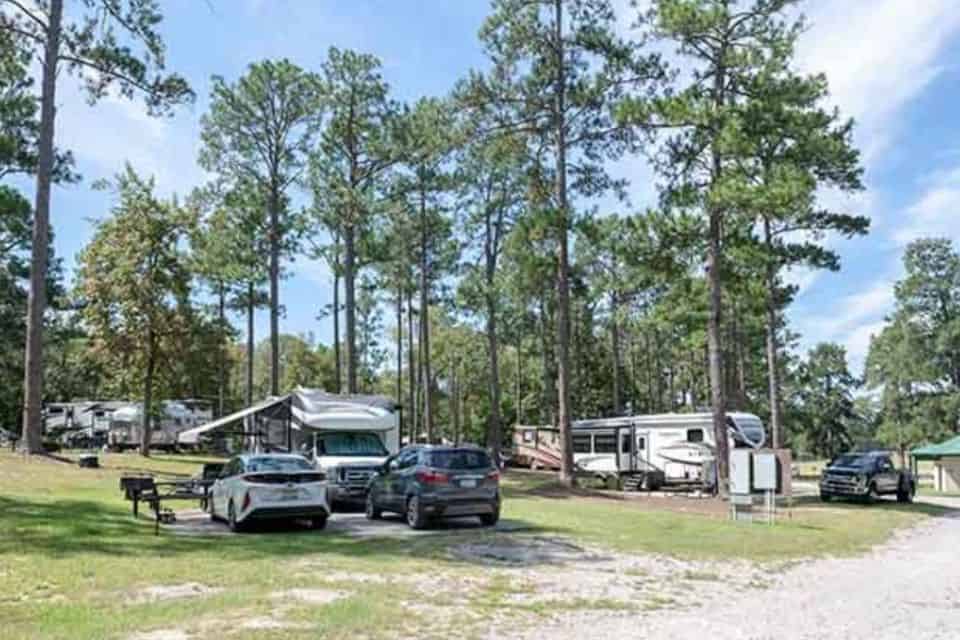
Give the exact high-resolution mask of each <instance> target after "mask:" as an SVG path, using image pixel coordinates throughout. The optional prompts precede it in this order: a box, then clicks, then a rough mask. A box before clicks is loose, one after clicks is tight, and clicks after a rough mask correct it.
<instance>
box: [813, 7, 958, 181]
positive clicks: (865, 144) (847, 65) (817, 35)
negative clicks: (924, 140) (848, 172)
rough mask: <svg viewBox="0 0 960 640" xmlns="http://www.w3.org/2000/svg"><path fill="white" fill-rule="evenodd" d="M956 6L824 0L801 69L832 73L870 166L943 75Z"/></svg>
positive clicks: (837, 97)
mask: <svg viewBox="0 0 960 640" xmlns="http://www.w3.org/2000/svg"><path fill="white" fill-rule="evenodd" d="M956 9H957V5H956V2H954V1H952V0H924V1H923V2H904V1H903V0H870V1H869V2H850V1H847V2H837V1H836V0H818V1H817V2H814V3H812V4H811V5H810V6H809V7H808V8H807V11H806V13H807V17H808V20H809V22H810V24H811V27H810V29H809V31H808V32H807V33H805V34H804V35H803V37H802V38H801V40H800V42H799V43H798V51H797V54H798V63H799V67H800V68H801V69H802V70H804V71H806V72H811V73H814V72H824V73H826V75H827V78H828V80H829V82H830V91H831V94H832V100H833V102H834V103H835V104H836V105H837V106H839V107H840V109H841V111H842V112H843V113H844V114H845V115H848V116H851V117H853V118H855V119H856V120H857V121H858V125H859V127H858V134H857V138H858V140H859V142H860V144H861V147H862V148H863V149H864V156H865V158H866V160H867V161H868V162H869V161H870V160H871V159H873V158H874V157H876V154H878V153H879V151H880V150H881V149H883V148H884V147H885V146H886V145H887V144H889V143H890V141H891V138H892V136H893V135H894V134H895V133H896V127H893V126H892V125H893V124H895V116H896V114H897V112H898V111H899V110H900V109H901V108H902V107H903V105H905V104H906V103H907V102H909V101H910V100H911V99H912V98H914V97H916V96H917V95H918V94H919V93H920V92H921V91H922V90H923V89H924V88H925V87H927V86H928V85H929V84H930V82H931V81H933V79H934V78H936V77H937V75H939V74H940V73H941V72H942V71H943V66H942V65H939V64H937V63H936V58H937V55H938V53H939V52H940V51H941V50H942V49H943V47H944V45H945V44H946V43H947V41H948V40H949V39H950V38H951V37H952V36H953V35H954V34H955V33H956V32H957V30H958V29H960V12H958V11H957V10H956Z"/></svg>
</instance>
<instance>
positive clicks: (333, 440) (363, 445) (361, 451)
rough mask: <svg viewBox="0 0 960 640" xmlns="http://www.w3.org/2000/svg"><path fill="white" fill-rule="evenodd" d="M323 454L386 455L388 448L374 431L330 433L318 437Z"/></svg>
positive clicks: (320, 450)
mask: <svg viewBox="0 0 960 640" xmlns="http://www.w3.org/2000/svg"><path fill="white" fill-rule="evenodd" d="M317 453H319V454H320V455H322V456H376V457H380V456H385V455H387V450H386V449H385V448H384V447H383V443H382V442H380V438H378V437H377V436H376V435H375V434H372V433H328V434H325V435H322V436H319V437H318V438H317Z"/></svg>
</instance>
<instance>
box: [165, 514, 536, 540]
mask: <svg viewBox="0 0 960 640" xmlns="http://www.w3.org/2000/svg"><path fill="white" fill-rule="evenodd" d="M176 514H177V522H176V523H175V524H172V525H164V526H163V527H162V529H161V530H162V531H169V532H171V533H174V534H177V535H200V536H223V535H231V532H230V529H229V528H228V527H227V525H226V524H225V523H223V522H213V521H212V520H210V516H209V515H208V514H207V513H205V512H203V511H201V510H200V509H182V510H178V511H177V512H176ZM527 526H528V525H526V524H525V523H522V522H518V521H515V520H507V519H504V520H501V521H500V522H498V523H497V526H496V527H495V530H496V531H498V532H510V531H519V530H522V529H524V528H527ZM304 529H305V525H303V524H300V523H284V522H280V523H263V524H258V526H257V527H256V528H255V529H254V532H262V533H269V534H271V535H274V534H282V533H289V532H293V533H302V532H303V531H304ZM481 529H483V527H482V526H481V524H480V520H479V519H478V518H451V519H450V520H442V521H439V522H437V523H436V524H435V525H434V526H433V527H431V528H429V529H423V530H420V531H416V530H414V529H411V528H410V527H408V526H407V524H406V522H404V520H403V518H401V517H400V516H391V515H385V516H384V517H383V519H382V520H367V519H366V517H365V516H364V515H363V514H362V513H334V514H333V515H332V516H330V519H329V520H328V521H327V527H326V529H324V530H323V531H317V532H316V533H317V535H323V534H324V533H327V532H330V533H346V534H348V535H351V536H356V537H358V538H376V537H384V536H389V537H410V536H420V535H436V534H443V533H447V534H457V533H460V532H467V531H473V530H481Z"/></svg>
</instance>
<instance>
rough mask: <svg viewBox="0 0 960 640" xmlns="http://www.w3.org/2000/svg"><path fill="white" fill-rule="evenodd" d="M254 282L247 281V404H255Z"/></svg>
mask: <svg viewBox="0 0 960 640" xmlns="http://www.w3.org/2000/svg"><path fill="white" fill-rule="evenodd" d="M254 295H255V291H254V283H253V281H252V280H251V281H250V282H248V283H247V362H246V365H247V379H246V404H247V406H248V407H249V406H251V405H252V404H253V356H254V351H255V350H256V343H255V341H254V337H253V312H254V307H255V304H254V303H255V302H256V300H255V299H254Z"/></svg>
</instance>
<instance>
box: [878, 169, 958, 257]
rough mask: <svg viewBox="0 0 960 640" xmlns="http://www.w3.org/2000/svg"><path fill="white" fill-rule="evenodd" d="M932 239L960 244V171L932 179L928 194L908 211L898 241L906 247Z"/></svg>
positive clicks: (939, 174)
mask: <svg viewBox="0 0 960 640" xmlns="http://www.w3.org/2000/svg"><path fill="white" fill-rule="evenodd" d="M931 236H942V237H947V238H952V239H954V240H960V167H956V168H954V169H952V170H949V171H944V172H940V173H938V174H936V175H935V176H932V177H931V179H930V181H929V184H928V185H927V188H926V190H925V191H924V192H923V193H922V194H921V195H920V197H919V199H918V200H917V201H916V202H915V203H914V204H912V205H911V206H910V207H908V208H907V210H906V220H905V222H904V224H903V225H902V226H901V227H900V228H899V229H898V230H896V231H895V233H894V240H895V241H896V243H897V244H898V245H901V246H903V245H906V244H908V243H909V242H911V241H912V240H916V239H917V238H923V237H931Z"/></svg>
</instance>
